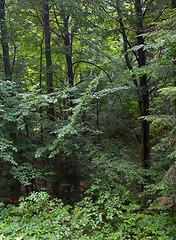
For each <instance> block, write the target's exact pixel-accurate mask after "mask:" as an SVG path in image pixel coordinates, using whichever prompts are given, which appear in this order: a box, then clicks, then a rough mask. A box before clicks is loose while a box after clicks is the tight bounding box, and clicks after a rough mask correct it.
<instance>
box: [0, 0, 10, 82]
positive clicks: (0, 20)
mask: <svg viewBox="0 0 176 240" xmlns="http://www.w3.org/2000/svg"><path fill="white" fill-rule="evenodd" d="M0 27H1V45H2V50H3V61H4V71H5V76H6V79H9V80H11V77H12V76H11V75H12V73H11V68H10V57H9V46H8V33H7V25H6V21H5V0H0Z"/></svg>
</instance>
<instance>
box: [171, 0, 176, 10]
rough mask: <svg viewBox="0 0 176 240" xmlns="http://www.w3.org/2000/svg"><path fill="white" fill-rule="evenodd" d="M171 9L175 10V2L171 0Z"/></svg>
mask: <svg viewBox="0 0 176 240" xmlns="http://www.w3.org/2000/svg"><path fill="white" fill-rule="evenodd" d="M171 7H172V9H173V8H176V0H171Z"/></svg>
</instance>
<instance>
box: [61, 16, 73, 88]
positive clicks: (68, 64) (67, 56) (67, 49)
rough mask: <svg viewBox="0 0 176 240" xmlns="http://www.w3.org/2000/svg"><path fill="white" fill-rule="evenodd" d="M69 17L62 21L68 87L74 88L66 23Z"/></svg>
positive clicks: (70, 49)
mask: <svg viewBox="0 0 176 240" xmlns="http://www.w3.org/2000/svg"><path fill="white" fill-rule="evenodd" d="M69 17H70V16H67V17H65V18H64V19H63V23H64V45H65V48H66V61H67V74H68V81H69V85H70V86H72V87H73V86H74V74H73V63H72V45H71V42H70V37H69V31H68V21H69Z"/></svg>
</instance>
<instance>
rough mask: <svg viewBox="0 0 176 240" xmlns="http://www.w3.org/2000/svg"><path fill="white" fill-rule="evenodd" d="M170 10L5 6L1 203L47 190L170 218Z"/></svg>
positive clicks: (1, 21)
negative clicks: (165, 211)
mask: <svg viewBox="0 0 176 240" xmlns="http://www.w3.org/2000/svg"><path fill="white" fill-rule="evenodd" d="M175 8H176V1H175V0H172V1H168V0H167V1H166V0H154V1H151V0H145V1H144V0H125V1H121V0H110V1H102V0H95V1H89V0H76V1H71V0H64V1H57V0H55V1H51V0H41V1H39V0H37V1H34V0H25V1H24V0H19V1H15V0H6V1H5V0H0V30H1V31H0V34H1V35H0V37H1V49H0V72H1V75H0V150H1V155H0V161H1V167H0V200H1V201H2V202H4V203H5V204H9V203H12V204H16V205H18V204H19V198H20V197H21V196H27V197H28V196H30V194H31V193H33V192H38V193H39V192H43V191H44V192H46V193H48V194H49V195H50V196H51V197H52V198H58V199H62V201H63V202H64V203H65V204H71V205H73V204H75V203H78V202H80V201H81V200H83V199H84V197H85V196H89V197H90V196H91V197H92V201H93V202H96V201H97V199H99V198H100V197H101V194H102V193H104V194H105V193H107V194H108V196H109V198H112V199H113V198H114V196H116V197H117V196H118V199H119V201H121V203H123V204H124V205H123V206H127V205H128V204H130V203H136V204H139V205H140V206H142V207H148V206H150V205H151V204H154V203H157V204H159V205H160V206H161V205H162V207H163V206H164V207H170V209H173V208H174V207H175V196H176V193H175V181H176V180H175V179H176V177H175V172H176V167H175V163H176V162H175V157H176V142H175V141H176V128H175V123H176V117H175V113H176V77H175V76H176V44H175V43H176V30H175V29H176V21H175V20H176V13H175ZM105 198H106V197H105ZM157 206H158V205H157ZM123 211H124V212H125V211H126V210H124V209H123ZM169 211H170V210H169ZM174 211H175V210H174ZM171 212H172V210H171ZM81 236H82V235H81ZM53 239H55V238H53ZM109 239H110V238H109ZM112 239H113V238H112ZM114 239H116V238H114ZM117 239H121V238H117ZM126 239H128V238H126ZM129 239H130V238H129ZM131 239H137V238H132V237H131ZM140 239H143V238H140ZM145 239H151V238H145ZM152 239H159V238H152ZM161 239H164V238H161ZM165 239H166V238H165ZM170 239H172V238H170Z"/></svg>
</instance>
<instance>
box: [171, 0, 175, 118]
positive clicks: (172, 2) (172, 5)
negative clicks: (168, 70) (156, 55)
mask: <svg viewBox="0 0 176 240" xmlns="http://www.w3.org/2000/svg"><path fill="white" fill-rule="evenodd" d="M174 8H176V0H171V9H174ZM173 58H174V65H175V66H176V51H175V52H174V56H173ZM174 87H176V80H175V81H174ZM174 105H175V115H176V99H175V100H174Z"/></svg>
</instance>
